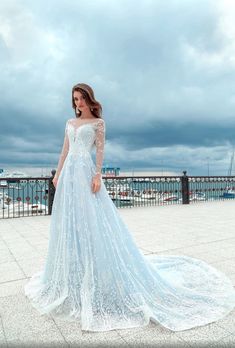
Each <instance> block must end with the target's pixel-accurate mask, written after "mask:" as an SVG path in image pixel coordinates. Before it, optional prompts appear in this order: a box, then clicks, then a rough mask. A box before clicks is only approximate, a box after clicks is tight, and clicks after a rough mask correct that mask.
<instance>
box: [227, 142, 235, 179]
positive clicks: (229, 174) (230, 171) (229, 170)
mask: <svg viewBox="0 0 235 348" xmlns="http://www.w3.org/2000/svg"><path fill="white" fill-rule="evenodd" d="M233 162H234V147H233V153H232V156H231V161H230V166H229V169H228V176H231V175H232V171H233Z"/></svg>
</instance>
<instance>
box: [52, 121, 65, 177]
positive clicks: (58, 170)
mask: <svg viewBox="0 0 235 348" xmlns="http://www.w3.org/2000/svg"><path fill="white" fill-rule="evenodd" d="M67 126H68V121H67V122H66V126H65V134H64V143H63V147H62V150H61V154H60V158H59V161H58V165H57V169H56V174H55V176H54V178H55V179H56V180H58V178H59V175H60V172H61V170H62V168H63V164H64V161H65V159H66V157H67V154H68V152H69V138H68V134H67Z"/></svg>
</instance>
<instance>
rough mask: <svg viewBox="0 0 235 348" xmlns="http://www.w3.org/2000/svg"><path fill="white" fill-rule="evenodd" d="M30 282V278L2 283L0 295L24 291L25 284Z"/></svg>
mask: <svg viewBox="0 0 235 348" xmlns="http://www.w3.org/2000/svg"><path fill="white" fill-rule="evenodd" d="M27 282H28V278H24V279H20V280H14V281H9V282H5V283H1V284H0V297H7V296H12V295H17V294H20V293H23V292H24V285H25V284H26V283H27Z"/></svg>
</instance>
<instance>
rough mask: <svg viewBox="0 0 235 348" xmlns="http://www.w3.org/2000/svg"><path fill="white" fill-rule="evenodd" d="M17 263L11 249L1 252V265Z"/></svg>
mask: <svg viewBox="0 0 235 348" xmlns="http://www.w3.org/2000/svg"><path fill="white" fill-rule="evenodd" d="M11 261H15V258H14V256H13V255H12V253H11V252H10V251H9V249H7V248H5V249H2V250H0V263H5V262H11Z"/></svg>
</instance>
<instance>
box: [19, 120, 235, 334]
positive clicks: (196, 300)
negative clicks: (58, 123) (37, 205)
mask: <svg viewBox="0 0 235 348" xmlns="http://www.w3.org/2000/svg"><path fill="white" fill-rule="evenodd" d="M104 138H105V122H104V120H103V119H98V120H97V121H96V120H95V121H92V122H91V123H84V124H78V123H76V122H75V121H74V120H68V122H67V123H66V129H65V141H64V146H63V150H62V153H61V157H60V161H59V165H58V168H57V171H58V172H57V175H59V177H58V183H57V187H56V191H55V197H54V202H53V207H52V215H51V222H50V231H49V232H50V233H49V244H48V251H47V257H46V260H45V264H44V266H43V268H42V269H41V270H40V271H39V272H37V273H35V274H34V275H33V276H32V278H31V279H30V281H29V282H28V283H27V284H26V285H25V294H26V296H28V298H29V299H30V300H31V303H32V305H33V306H34V307H35V308H37V310H38V311H39V312H40V313H41V314H51V315H52V316H54V317H61V318H62V319H64V320H68V321H75V320H76V321H79V323H80V325H81V329H82V330H90V331H108V330H113V329H122V328H123V329H125V328H131V327H138V326H145V325H147V324H148V323H149V321H150V320H152V321H154V322H156V323H160V324H162V325H163V326H165V327H166V328H168V329H170V330H172V331H182V330H187V329H190V328H193V327H196V326H202V325H205V324H208V323H210V322H213V321H216V320H219V319H222V318H223V317H224V316H226V315H227V314H228V313H229V312H231V311H232V310H233V309H234V308H235V289H234V288H233V285H232V282H231V280H230V279H229V278H228V277H227V276H226V275H225V274H223V273H222V272H220V271H219V270H217V269H216V268H214V267H212V266H211V265H209V264H207V263H206V262H204V261H202V260H199V259H196V258H192V257H188V256H182V255H147V256H146V255H144V254H143V253H142V252H141V250H140V249H138V247H137V245H136V244H135V241H134V239H133V237H132V234H131V232H130V231H129V230H128V227H127V226H126V225H125V224H124V222H123V220H122V219H121V216H120V214H119V212H118V209H117V208H116V206H115V205H114V203H113V201H112V199H111V198H110V196H109V193H108V191H107V190H106V187H105V185H104V182H103V179H102V177H101V187H100V190H99V191H97V192H95V193H94V192H92V189H91V182H92V178H93V176H94V175H95V173H96V172H98V173H100V170H101V167H102V161H103V156H104V142H105V140H104ZM93 148H94V149H95V148H96V163H94V162H93V160H92V157H91V151H92V149H93ZM159 213H160V212H159ZM156 234H157V231H156Z"/></svg>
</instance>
